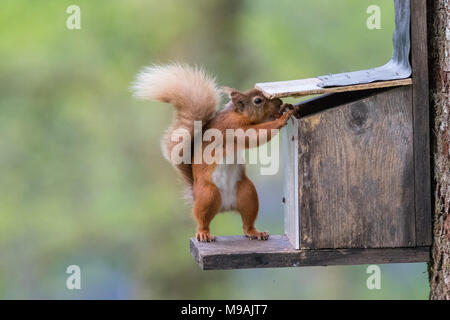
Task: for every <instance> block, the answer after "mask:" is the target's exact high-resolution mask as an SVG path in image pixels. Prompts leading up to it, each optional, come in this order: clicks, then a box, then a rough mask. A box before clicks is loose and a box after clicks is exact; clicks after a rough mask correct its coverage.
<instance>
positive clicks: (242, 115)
mask: <svg viewBox="0 0 450 320" xmlns="http://www.w3.org/2000/svg"><path fill="white" fill-rule="evenodd" d="M132 89H133V91H134V95H135V96H136V97H138V98H143V99H149V100H158V101H162V102H166V103H170V104H172V105H173V107H174V108H175V116H174V119H173V121H172V124H171V126H170V127H169V129H168V130H167V132H166V134H165V135H164V137H163V138H162V141H161V147H162V150H163V154H164V156H165V158H166V159H167V160H168V161H169V162H171V163H172V164H173V165H174V166H175V167H176V169H177V170H178V172H179V173H180V175H181V177H182V179H183V181H184V182H185V185H186V187H187V188H186V189H187V194H188V197H189V198H190V199H191V200H192V208H193V209H192V211H193V212H192V213H193V216H194V218H195V219H196V221H197V232H196V238H197V240H198V241H202V242H209V241H214V240H215V237H214V236H213V235H211V234H210V231H209V225H210V223H211V221H212V219H213V218H214V216H215V215H216V214H217V213H219V212H223V211H229V210H235V211H238V212H239V213H240V215H241V217H242V224H243V231H244V235H245V236H247V237H249V238H250V239H258V240H267V239H268V238H269V235H268V233H267V232H260V231H258V230H257V229H256V228H255V221H256V218H257V215H258V207H259V204H258V195H257V193H256V189H255V186H254V185H253V183H252V181H251V180H250V179H249V178H248V177H247V175H246V174H245V164H225V163H212V164H207V163H205V162H201V163H196V162H195V161H192V158H193V152H192V153H191V155H192V156H191V159H190V160H191V161H189V163H186V162H184V163H176V164H175V163H174V160H173V157H172V151H173V150H174V148H175V146H176V145H177V144H179V140H178V139H174V138H173V135H174V133H175V132H177V130H178V129H180V128H182V129H185V130H186V131H187V132H189V134H190V137H191V139H190V140H189V141H188V142H187V143H189V146H188V147H189V148H193V140H194V121H201V126H202V130H203V132H204V131H205V130H208V129H216V130H219V131H220V132H221V133H222V134H223V136H226V133H225V131H226V130H227V129H243V130H244V131H245V130H248V129H253V130H255V131H256V141H253V142H254V144H253V145H255V144H256V146H259V145H260V138H261V132H262V131H265V135H266V139H265V140H266V141H263V142H262V143H265V142H268V141H269V140H270V139H271V138H272V136H271V129H280V128H282V127H283V126H284V125H285V124H286V122H287V121H288V119H289V117H290V116H291V115H292V114H293V113H294V110H292V109H293V107H292V105H290V104H283V103H282V101H281V100H280V99H267V98H266V97H265V96H264V95H263V93H262V92H261V91H259V90H257V89H251V90H248V91H245V92H239V91H237V90H236V89H232V88H222V89H219V88H218V86H217V84H216V82H215V80H214V79H213V78H212V77H210V76H208V75H207V74H206V73H205V72H204V71H203V70H202V69H200V68H194V67H191V66H188V65H182V64H169V65H162V66H158V65H153V66H151V67H146V68H144V69H143V70H142V71H141V72H140V73H139V74H138V76H137V78H136V80H135V82H134V84H133V87H132ZM221 92H227V93H228V94H229V97H230V100H231V101H230V102H229V103H228V104H227V105H226V106H225V108H223V109H222V110H220V111H219V110H218V105H219V101H220V94H221ZM251 139H252V138H251V137H246V138H245V148H248V147H249V146H251V145H252V144H251V143H250V142H251V141H250V140H251ZM173 140H175V141H173ZM232 143H233V144H234V143H236V142H235V141H234V139H233V142H232ZM262 143H261V144H262ZM207 145H208V143H207V142H203V141H202V144H201V147H202V150H204V149H205V147H206V146H207ZM237 151H238V150H237V147H236V146H233V152H237ZM223 153H224V154H226V150H225V145H224V147H223ZM227 156H230V155H229V154H228V155H227ZM233 156H234V155H233Z"/></svg>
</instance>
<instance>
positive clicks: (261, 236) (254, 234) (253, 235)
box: [245, 229, 269, 240]
mask: <svg viewBox="0 0 450 320" xmlns="http://www.w3.org/2000/svg"><path fill="white" fill-rule="evenodd" d="M245 236H246V237H247V238H249V239H250V240H254V239H256V240H268V239H269V234H268V233H267V232H259V231H258V230H256V229H254V230H251V231H247V232H246V233H245Z"/></svg>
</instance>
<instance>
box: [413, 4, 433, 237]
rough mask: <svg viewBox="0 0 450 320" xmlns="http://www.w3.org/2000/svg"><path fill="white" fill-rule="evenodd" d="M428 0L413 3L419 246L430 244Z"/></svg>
mask: <svg viewBox="0 0 450 320" xmlns="http://www.w3.org/2000/svg"><path fill="white" fill-rule="evenodd" d="M427 50H428V47H427V5H426V1H422V0H411V60H412V61H411V62H412V69H413V74H412V80H413V85H412V87H413V95H412V105H413V117H414V167H415V206H416V243H417V246H423V245H430V244H431V233H432V226H431V169H430V128H429V100H428V99H429V97H428V96H429V93H428V55H427Z"/></svg>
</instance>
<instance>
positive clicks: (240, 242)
mask: <svg viewBox="0 0 450 320" xmlns="http://www.w3.org/2000/svg"><path fill="white" fill-rule="evenodd" d="M190 247H191V254H192V256H193V257H194V258H195V260H196V261H197V262H198V264H199V265H200V267H201V268H202V269H204V270H219V269H221V270H223V269H242V268H283V267H301V266H320V265H322V266H326V265H350V264H381V263H406V262H427V261H428V260H429V256H430V249H429V247H416V248H384V249H334V250H327V249H323V250H296V249H294V248H293V247H292V246H291V244H290V243H289V241H288V239H287V238H286V237H285V236H271V237H270V238H269V240H267V241H256V240H249V239H247V238H245V237H244V236H227V237H217V239H216V241H215V242H207V243H205V242H198V241H197V240H196V239H194V238H191V240H190Z"/></svg>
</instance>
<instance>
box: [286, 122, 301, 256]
mask: <svg viewBox="0 0 450 320" xmlns="http://www.w3.org/2000/svg"><path fill="white" fill-rule="evenodd" d="M297 163H298V120H297V119H295V118H294V117H292V118H291V120H289V121H288V124H287V126H286V127H285V129H284V134H283V165H284V187H283V207H284V233H285V235H286V236H287V237H288V239H289V240H290V242H291V244H292V245H293V246H294V247H295V248H296V249H300V247H299V243H300V241H299V231H300V229H299V228H298V225H299V222H298V219H299V212H298V208H299V202H298V165H297Z"/></svg>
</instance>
